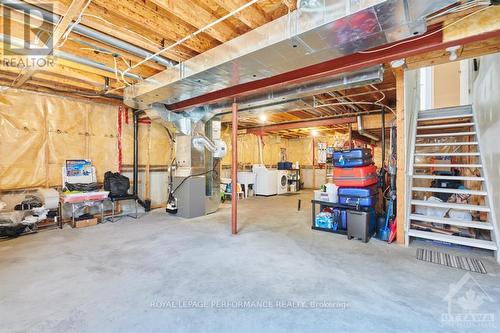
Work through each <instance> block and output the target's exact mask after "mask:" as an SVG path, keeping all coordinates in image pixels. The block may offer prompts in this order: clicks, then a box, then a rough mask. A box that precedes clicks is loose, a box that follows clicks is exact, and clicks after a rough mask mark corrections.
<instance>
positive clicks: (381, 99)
mask: <svg viewBox="0 0 500 333" xmlns="http://www.w3.org/2000/svg"><path fill="white" fill-rule="evenodd" d="M370 87H371V88H372V89H374V90H375V91H376V92H378V93H380V94H382V97H381V98H380V99H379V100H377V101H376V102H375V103H380V102H382V101H383V100H384V99H385V94H384V93H383V92H382V91H380V90H378V88H377V87H375V86H374V85H373V84H370Z"/></svg>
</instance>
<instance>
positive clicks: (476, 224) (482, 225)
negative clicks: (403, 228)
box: [409, 214, 493, 230]
mask: <svg viewBox="0 0 500 333" xmlns="http://www.w3.org/2000/svg"><path fill="white" fill-rule="evenodd" d="M409 219H410V220H416V221H422V222H431V223H441V224H448V225H454V226H457V227H466V228H467V227H469V228H476V229H484V230H493V225H492V224H491V223H490V222H483V221H462V220H454V219H450V218H438V217H433V216H425V215H419V214H411V215H410V217H409Z"/></svg>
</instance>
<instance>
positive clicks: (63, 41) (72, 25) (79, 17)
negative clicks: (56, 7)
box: [55, 0, 92, 48]
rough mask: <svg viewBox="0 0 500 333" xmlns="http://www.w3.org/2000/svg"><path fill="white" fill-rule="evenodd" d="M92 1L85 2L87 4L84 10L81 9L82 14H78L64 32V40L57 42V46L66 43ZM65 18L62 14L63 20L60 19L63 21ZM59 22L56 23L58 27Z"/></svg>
mask: <svg viewBox="0 0 500 333" xmlns="http://www.w3.org/2000/svg"><path fill="white" fill-rule="evenodd" d="M91 2H92V0H89V1H87V3H86V4H85V6H83V8H82V10H81V11H80V14H79V15H78V17H77V18H76V20H75V22H73V23H72V24H71V25H70V26H69V28H68V29H67V30H66V31H65V32H64V34H63V39H62V41H59V43H58V44H57V46H56V47H55V48H58V47H61V46H63V45H64V43H66V41H67V40H68V37H69V34H70V33H71V31H73V28H74V27H75V26H77V25H78V24H80V22H81V21H82V15H83V13H84V12H85V11H86V10H87V8H88V7H89V5H90V3H91ZM63 18H64V16H61V20H60V21H59V23H61V21H62V19H63ZM59 23H58V24H57V25H56V28H57V26H58V25H59Z"/></svg>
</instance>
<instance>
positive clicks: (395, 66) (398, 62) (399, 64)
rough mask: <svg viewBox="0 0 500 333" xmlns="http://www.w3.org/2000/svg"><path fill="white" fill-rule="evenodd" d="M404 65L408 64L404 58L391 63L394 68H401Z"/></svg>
mask: <svg viewBox="0 0 500 333" xmlns="http://www.w3.org/2000/svg"><path fill="white" fill-rule="evenodd" d="M404 64H406V60H405V59H404V58H403V59H397V60H393V61H391V67H392V68H399V67H402V66H404Z"/></svg>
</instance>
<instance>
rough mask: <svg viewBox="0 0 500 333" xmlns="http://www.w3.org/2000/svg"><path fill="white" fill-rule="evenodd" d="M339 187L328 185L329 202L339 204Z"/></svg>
mask: <svg viewBox="0 0 500 333" xmlns="http://www.w3.org/2000/svg"><path fill="white" fill-rule="evenodd" d="M338 190H339V187H338V186H337V185H335V184H326V193H328V201H330V202H333V203H337V202H339V196H338Z"/></svg>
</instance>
